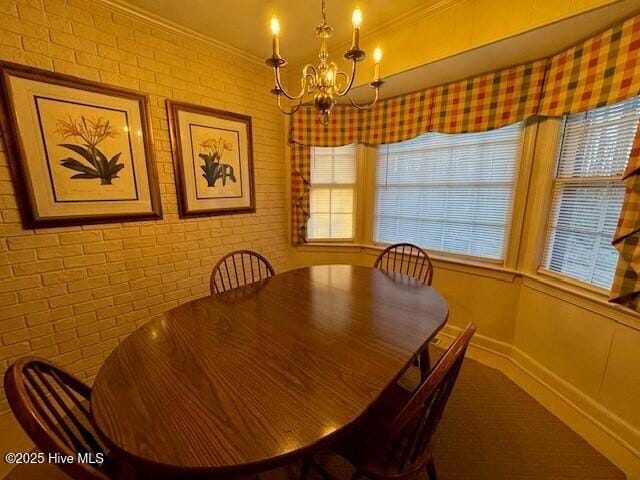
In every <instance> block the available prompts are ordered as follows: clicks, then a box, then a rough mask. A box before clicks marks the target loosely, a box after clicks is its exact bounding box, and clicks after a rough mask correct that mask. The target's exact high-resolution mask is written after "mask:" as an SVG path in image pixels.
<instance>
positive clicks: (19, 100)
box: [9, 76, 152, 218]
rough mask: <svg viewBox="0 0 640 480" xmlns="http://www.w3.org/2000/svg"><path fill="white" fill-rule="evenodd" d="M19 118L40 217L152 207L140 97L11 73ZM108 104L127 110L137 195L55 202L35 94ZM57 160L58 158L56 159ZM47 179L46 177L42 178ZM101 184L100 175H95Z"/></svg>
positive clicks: (127, 211) (131, 211) (25, 164)
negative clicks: (109, 199)
mask: <svg viewBox="0 0 640 480" xmlns="http://www.w3.org/2000/svg"><path fill="white" fill-rule="evenodd" d="M9 88H10V93H11V98H12V101H13V104H14V112H15V118H16V122H17V126H18V132H17V134H18V135H19V136H20V141H21V143H22V146H23V149H24V155H25V161H24V162H23V168H24V170H25V173H26V181H27V182H30V183H31V185H32V189H33V200H34V208H35V210H36V212H35V213H36V216H37V217H39V218H49V217H62V218H64V217H77V216H78V215H88V216H91V215H114V214H134V213H141V212H145V213H146V212H150V211H152V205H151V194H150V186H149V177H148V171H147V164H146V154H145V148H144V140H143V137H142V135H143V129H142V119H141V112H140V110H139V109H140V104H139V103H138V102H137V101H136V100H132V99H127V98H122V97H115V96H110V95H108V94H100V93H95V92H90V91H86V90H81V89H76V88H72V87H65V86H61V85H55V84H50V83H46V82H41V81H37V80H29V79H26V78H21V77H15V76H11V77H9ZM36 96H42V97H47V98H52V99H59V100H63V101H68V102H77V103H84V104H89V105H97V106H104V107H108V108H114V109H118V110H123V111H125V112H127V117H128V121H129V130H130V133H131V151H132V153H133V159H132V162H133V164H134V165H135V173H136V182H137V189H138V200H130V201H117V202H114V201H108V202H105V201H100V200H98V201H83V202H69V203H57V202H56V200H55V197H54V192H53V187H52V185H51V181H50V180H49V171H48V166H47V155H46V151H45V148H44V145H43V143H42V137H41V135H40V125H39V122H38V116H37V110H36V107H35V97H36ZM54 163H55V160H54ZM45 179H46V181H44V180H45ZM97 182H98V186H100V185H99V180H97Z"/></svg>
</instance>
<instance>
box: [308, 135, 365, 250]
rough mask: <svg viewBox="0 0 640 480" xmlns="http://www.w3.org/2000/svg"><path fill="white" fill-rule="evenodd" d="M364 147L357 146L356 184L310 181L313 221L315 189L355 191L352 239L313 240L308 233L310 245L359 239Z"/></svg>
mask: <svg viewBox="0 0 640 480" xmlns="http://www.w3.org/2000/svg"><path fill="white" fill-rule="evenodd" d="M345 146H346V145H345ZM362 147H363V146H362V145H360V144H355V169H356V172H355V182H354V183H316V184H312V183H311V181H309V219H311V195H312V194H311V191H312V189H313V187H314V186H315V187H320V188H331V189H342V188H344V189H347V188H351V189H353V206H352V212H353V213H352V219H351V220H352V227H351V232H352V235H351V238H311V237H310V236H309V235H308V233H307V243H308V244H314V245H317V244H353V243H356V241H357V240H358V238H359V235H358V224H359V221H358V219H359V218H360V215H359V214H358V213H359V208H358V206H359V198H360V197H361V195H360V194H359V190H360V187H361V185H362V183H363V182H362V179H361V178H360V177H361V172H362V165H361V164H362V158H361V157H362ZM313 148H340V147H311V149H312V150H313ZM311 160H312V161H313V152H312V153H311Z"/></svg>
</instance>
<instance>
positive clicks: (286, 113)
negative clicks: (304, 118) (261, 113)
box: [278, 95, 302, 115]
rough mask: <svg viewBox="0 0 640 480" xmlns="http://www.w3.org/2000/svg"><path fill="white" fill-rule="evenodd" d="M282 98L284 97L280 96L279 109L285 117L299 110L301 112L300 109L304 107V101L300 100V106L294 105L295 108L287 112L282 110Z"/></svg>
mask: <svg viewBox="0 0 640 480" xmlns="http://www.w3.org/2000/svg"><path fill="white" fill-rule="evenodd" d="M281 97H282V95H278V108H279V109H280V111H281V112H282V113H284V114H285V115H293V114H294V113H296V112H297V111H298V110H300V107H301V106H302V99H300V100H298V104H297V105H294V106H293V107H291V110H289V111H287V110H285V109H284V108H282V99H281Z"/></svg>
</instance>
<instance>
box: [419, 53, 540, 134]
mask: <svg viewBox="0 0 640 480" xmlns="http://www.w3.org/2000/svg"><path fill="white" fill-rule="evenodd" d="M546 66H547V60H539V61H536V62H533V63H528V64H525V65H518V66H517V67H512V68H506V69H504V70H499V71H497V72H492V73H487V74H484V75H479V76H477V77H473V78H470V79H467V80H462V81H459V82H454V83H450V84H447V85H442V86H440V87H436V88H435V89H434V94H433V104H432V106H431V122H430V125H429V131H431V132H441V133H469V132H484V131H487V130H493V129H494V128H500V127H504V126H506V125H510V124H512V123H516V122H519V121H521V120H524V119H525V118H528V117H531V116H533V115H535V114H536V113H537V111H538V105H539V103H540V95H541V93H542V85H543V80H544V75H545V69H546Z"/></svg>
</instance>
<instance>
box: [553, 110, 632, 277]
mask: <svg viewBox="0 0 640 480" xmlns="http://www.w3.org/2000/svg"><path fill="white" fill-rule="evenodd" d="M639 118H640V97H634V98H632V99H629V100H626V101H624V102H620V103H617V104H615V105H609V106H606V107H602V108H598V109H595V110H590V111H588V112H584V113H579V114H575V115H570V116H568V117H566V118H565V121H564V129H563V135H562V138H561V141H560V153H559V156H558V163H557V171H556V179H555V182H554V189H553V203H552V210H551V215H550V219H549V226H548V228H547V242H546V249H545V255H544V259H543V266H544V268H546V269H548V270H551V271H553V272H557V273H560V274H563V275H567V276H569V277H573V278H576V279H578V280H581V281H584V282H587V283H591V284H593V285H596V286H598V287H602V288H606V289H609V288H610V287H611V283H612V282H613V276H614V273H615V268H616V263H617V261H618V252H617V251H616V249H615V248H614V247H613V246H612V245H611V242H612V240H613V235H614V233H615V229H616V225H617V222H618V217H619V215H620V209H621V208H622V201H623V198H624V192H625V186H624V183H623V182H622V175H623V173H624V170H625V168H626V165H627V161H628V159H629V154H630V152H631V147H632V144H633V139H634V136H635V133H636V130H637V126H638V119H639Z"/></svg>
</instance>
